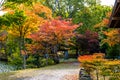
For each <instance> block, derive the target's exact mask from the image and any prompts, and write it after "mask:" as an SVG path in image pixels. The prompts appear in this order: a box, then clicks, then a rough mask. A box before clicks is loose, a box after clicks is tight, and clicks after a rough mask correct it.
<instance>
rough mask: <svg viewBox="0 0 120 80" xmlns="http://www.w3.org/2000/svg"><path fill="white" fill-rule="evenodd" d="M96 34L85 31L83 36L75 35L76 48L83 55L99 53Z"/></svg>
mask: <svg viewBox="0 0 120 80" xmlns="http://www.w3.org/2000/svg"><path fill="white" fill-rule="evenodd" d="M98 37H99V36H98V33H97V32H93V31H90V30H86V31H85V33H84V34H77V35H76V43H75V44H76V47H77V49H78V51H81V52H83V53H86V52H89V53H94V52H98V51H99V40H98Z"/></svg>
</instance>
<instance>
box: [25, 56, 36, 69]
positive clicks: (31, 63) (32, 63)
mask: <svg viewBox="0 0 120 80" xmlns="http://www.w3.org/2000/svg"><path fill="white" fill-rule="evenodd" d="M36 60H37V59H36V58H35V57H34V56H32V55H30V56H29V57H28V58H27V60H26V62H27V64H26V65H27V68H37V65H36V64H35V62H36Z"/></svg>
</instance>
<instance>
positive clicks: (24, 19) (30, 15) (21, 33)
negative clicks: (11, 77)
mask: <svg viewBox="0 0 120 80" xmlns="http://www.w3.org/2000/svg"><path fill="white" fill-rule="evenodd" d="M14 7H15V8H13V7H11V6H9V5H6V6H5V10H7V11H8V13H7V14H6V15H4V16H3V17H4V18H5V21H7V22H8V25H6V26H9V27H8V32H9V33H10V34H11V35H13V36H17V37H18V38H19V49H20V54H22V52H23V51H24V52H25V51H26V50H25V38H26V37H27V36H28V35H29V34H31V33H33V32H34V31H37V29H38V25H40V24H42V23H44V22H45V19H51V18H52V16H51V14H52V13H51V10H50V9H49V8H47V7H45V6H43V5H42V4H40V3H34V4H33V5H31V6H29V7H28V6H26V5H24V4H20V5H18V6H14ZM4 25H5V24H4ZM22 55H23V57H24V61H23V62H24V64H23V67H24V68H25V64H26V60H25V59H26V58H25V57H26V52H25V54H22Z"/></svg>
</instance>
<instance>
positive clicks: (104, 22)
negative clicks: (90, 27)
mask: <svg viewBox="0 0 120 80" xmlns="http://www.w3.org/2000/svg"><path fill="white" fill-rule="evenodd" d="M110 16H111V12H108V13H107V14H106V18H104V19H103V20H102V21H101V22H100V23H98V24H96V25H95V26H94V28H100V27H107V25H108V23H109V18H110Z"/></svg>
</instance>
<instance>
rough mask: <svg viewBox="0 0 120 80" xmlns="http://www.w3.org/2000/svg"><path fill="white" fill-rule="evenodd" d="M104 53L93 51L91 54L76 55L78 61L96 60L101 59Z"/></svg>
mask: <svg viewBox="0 0 120 80" xmlns="http://www.w3.org/2000/svg"><path fill="white" fill-rule="evenodd" d="M104 56H105V54H103V53H94V54H93V55H83V56H79V57H78V61H79V62H91V61H96V60H102V59H103V58H104Z"/></svg>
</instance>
